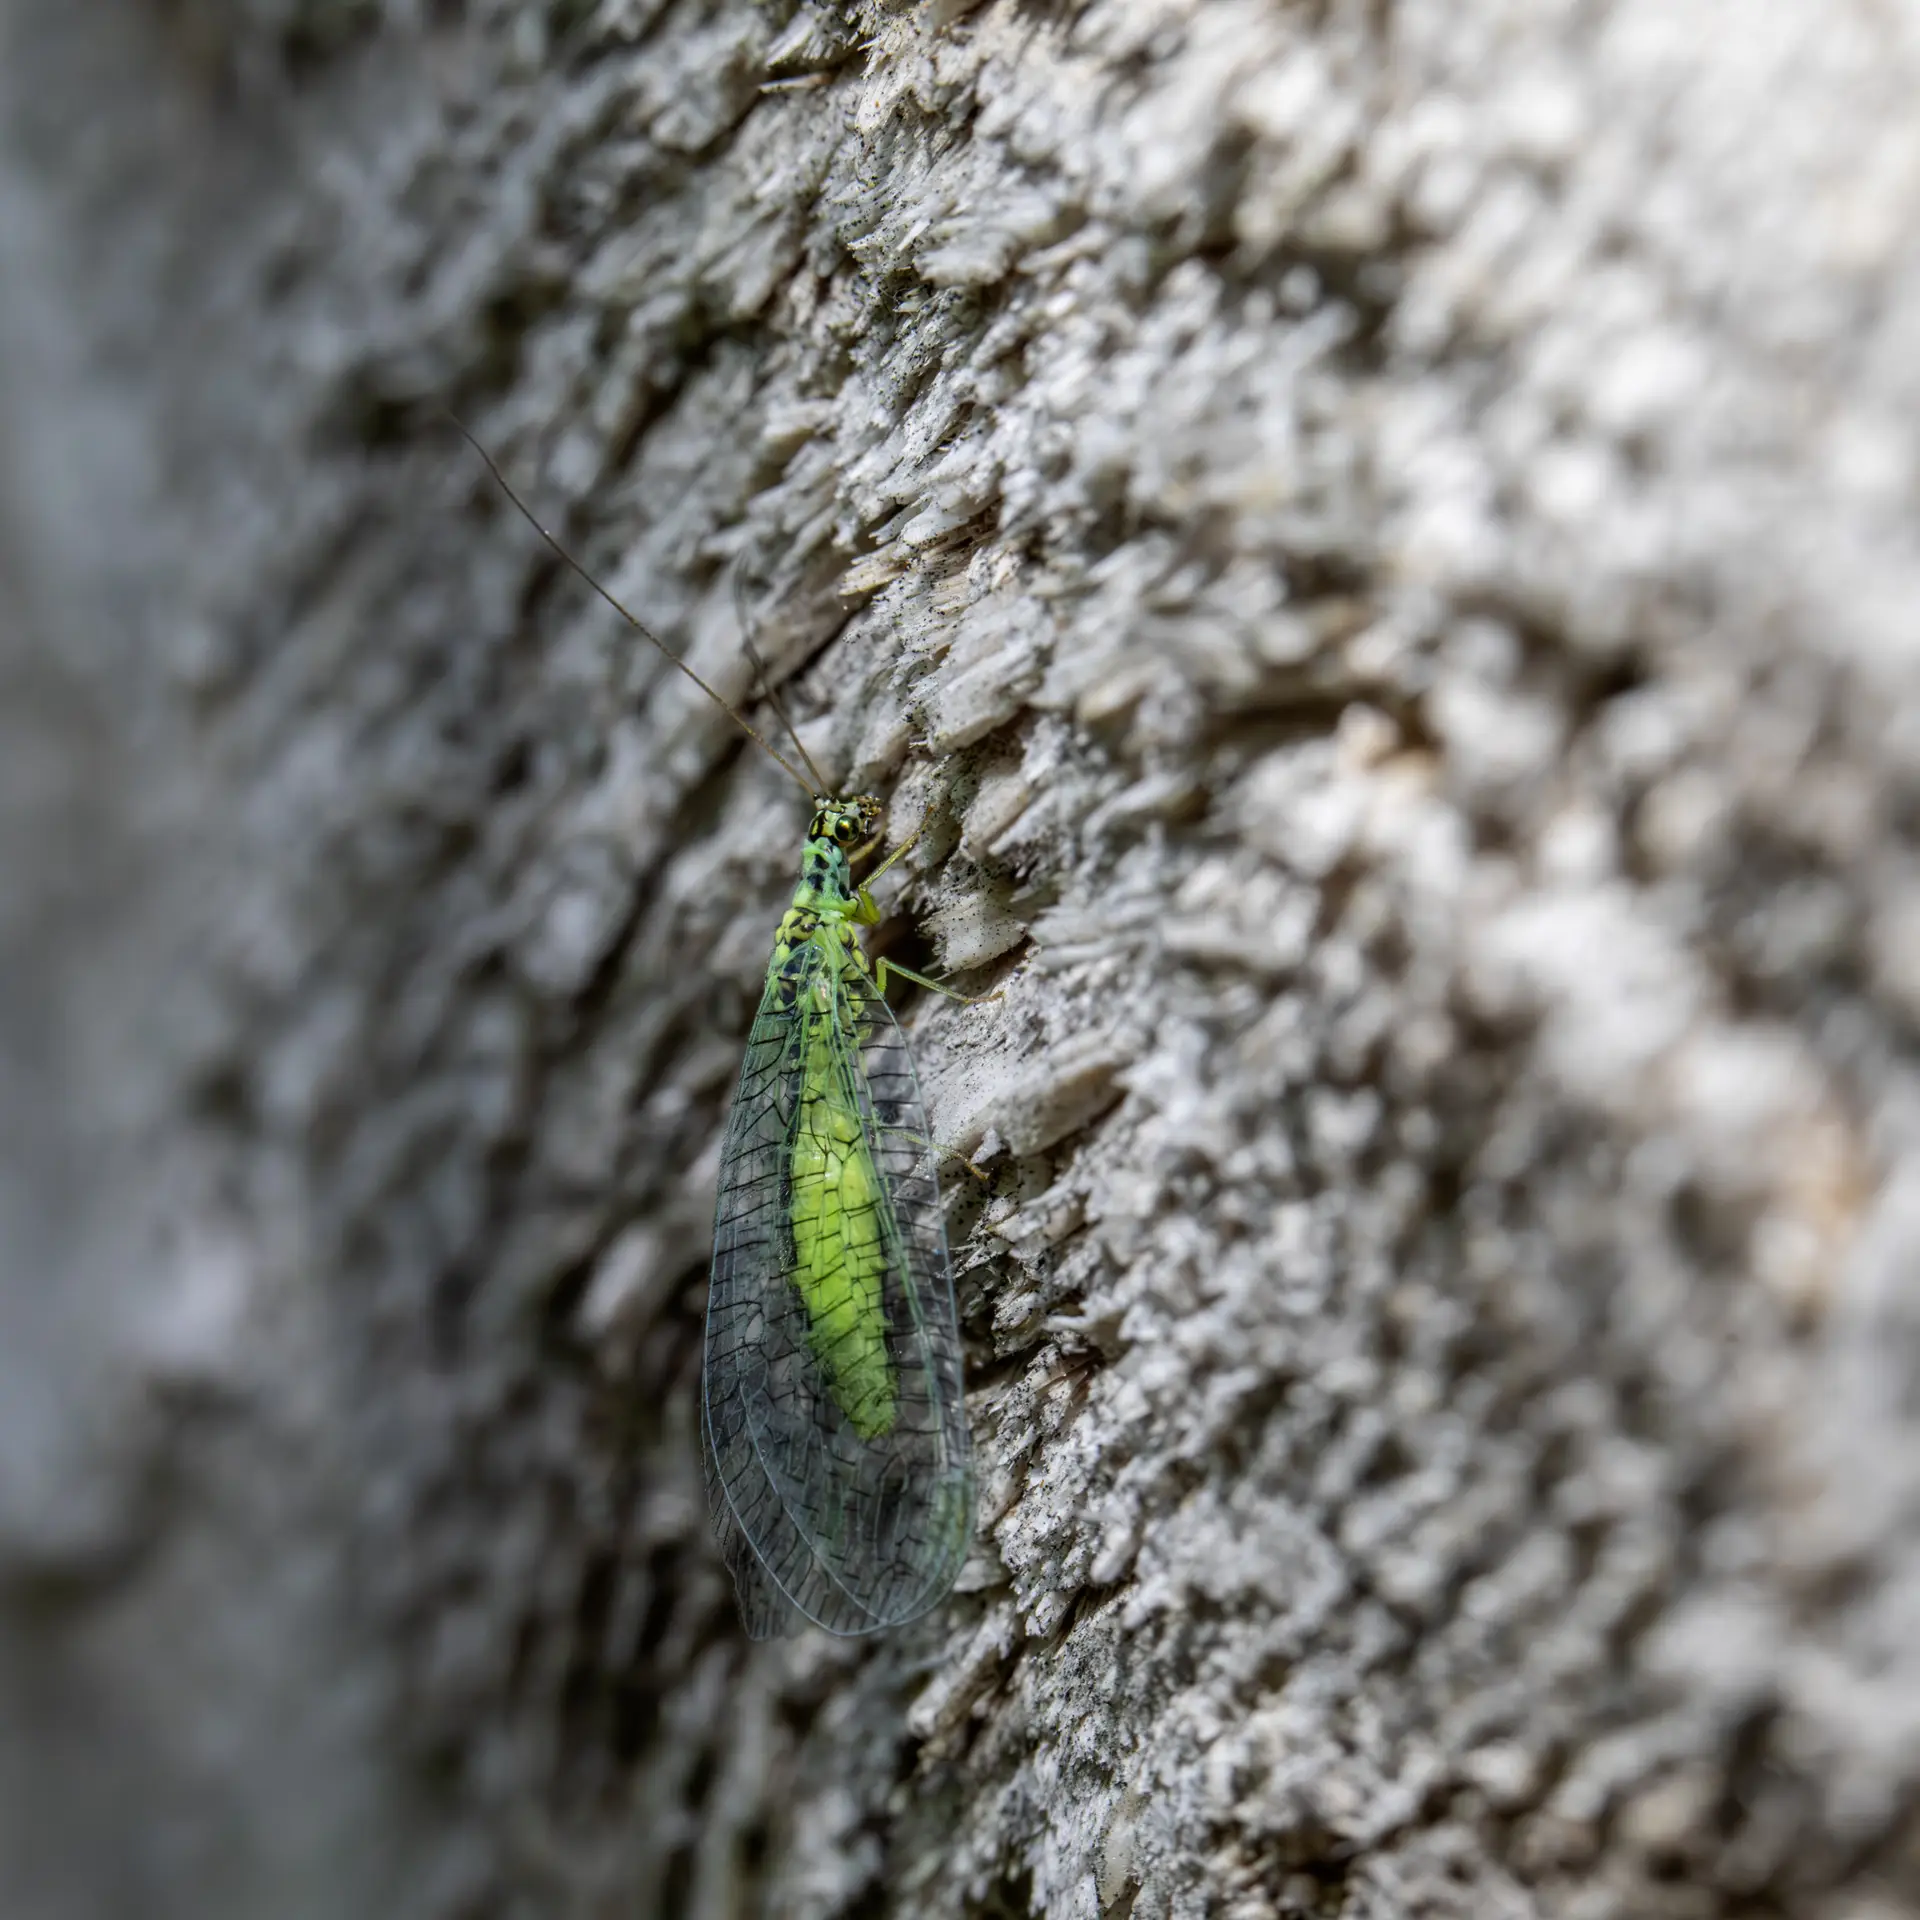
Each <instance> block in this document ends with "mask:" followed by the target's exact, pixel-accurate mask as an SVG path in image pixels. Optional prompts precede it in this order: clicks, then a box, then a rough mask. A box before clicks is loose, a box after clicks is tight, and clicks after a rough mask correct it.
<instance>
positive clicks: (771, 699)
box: [727, 555, 828, 793]
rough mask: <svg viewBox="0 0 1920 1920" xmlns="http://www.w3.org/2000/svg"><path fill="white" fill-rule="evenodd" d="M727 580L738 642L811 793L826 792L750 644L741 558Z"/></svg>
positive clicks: (810, 757)
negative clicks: (810, 782) (802, 767)
mask: <svg viewBox="0 0 1920 1920" xmlns="http://www.w3.org/2000/svg"><path fill="white" fill-rule="evenodd" d="M727 579H728V581H729V583H730V584H731V585H732V588H733V617H734V618H735V619H736V620H737V621H739V623H740V644H741V645H742V646H743V647H744V648H745V649H746V650H747V658H748V659H749V660H751V661H752V662H753V671H754V674H755V676H756V677H757V678H758V680H759V682H760V692H761V694H762V696H763V697H764V698H765V700H766V703H767V705H768V706H770V707H771V708H772V709H773V710H774V712H775V714H776V715H778V717H779V720H780V724H781V725H782V726H783V727H785V728H786V730H787V738H788V739H789V740H791V741H792V742H793V750H794V752H795V753H797V754H798V755H799V756H800V759H801V762H802V763H803V764H804V765H805V767H806V769H807V771H808V772H809V773H810V774H812V775H813V779H814V788H813V790H814V792H815V793H825V792H827V791H828V787H827V783H826V779H825V777H824V776H823V775H822V774H821V772H820V769H819V768H818V767H816V766H815V765H814V764H813V755H812V754H810V753H809V752H808V751H807V743H806V742H805V741H804V740H802V739H801V738H800V734H799V730H798V729H797V728H796V727H795V726H794V724H793V722H792V721H791V720H789V719H788V718H787V710H786V708H785V707H784V706H782V705H781V704H780V696H779V695H778V694H777V693H775V692H774V690H773V676H772V675H771V674H770V673H768V671H767V663H766V662H765V661H764V660H762V659H761V658H760V655H759V652H758V650H757V649H756V648H755V647H754V644H753V622H752V621H751V620H749V619H748V618H747V597H746V594H745V592H744V591H743V589H742V588H741V585H740V561H739V558H738V556H737V555H736V556H735V559H734V562H733V565H732V566H731V567H729V568H728V569H727Z"/></svg>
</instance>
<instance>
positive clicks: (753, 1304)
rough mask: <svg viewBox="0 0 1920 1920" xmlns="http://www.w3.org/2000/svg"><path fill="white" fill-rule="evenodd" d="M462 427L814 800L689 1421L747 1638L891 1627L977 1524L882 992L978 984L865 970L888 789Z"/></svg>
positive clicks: (930, 1590)
mask: <svg viewBox="0 0 1920 1920" xmlns="http://www.w3.org/2000/svg"><path fill="white" fill-rule="evenodd" d="M454 424H455V425H456V426H458V425H459V423H458V422H457V421H456V422H455V423H454ZM460 431H461V432H462V433H463V434H465V435H466V437H467V439H468V441H469V442H470V443H471V444H472V445H473V447H474V449H475V451H476V452H478V453H479V455H480V457H481V459H482V460H484V461H485V462H486V464H487V467H488V469H489V470H490V471H491V472H492V474H493V477H494V478H495V480H496V481H498V482H499V484H500V486H501V487H502V489H503V490H504V491H505V492H506V494H507V496H508V498H509V499H511V500H512V501H513V504H514V505H515V506H516V507H517V508H519V510H520V512H521V513H522V515H524V516H525V518H526V519H527V520H528V521H529V522H530V523H531V524H532V525H533V527H534V528H535V530H536V531H537V532H538V533H539V534H540V535H541V537H542V538H543V539H544V540H546V541H547V543H548V544H549V545H550V546H551V547H552V548H553V549H554V551H555V552H556V553H558V554H559V556H560V557H561V559H562V560H564V561H565V562H566V564H567V565H568V566H569V567H571V568H572V569H573V570H574V571H575V572H576V573H578V574H580V576H581V577H582V578H583V579H584V580H586V582H587V584H588V585H589V586H591V587H592V588H593V589H594V591H595V592H596V593H598V594H599V595H600V597H601V598H602V599H603V600H605V601H607V603H608V604H609V605H610V606H612V607H613V608H614V609H615V611H616V612H618V613H619V614H620V615H621V616H622V617H623V618H624V619H626V620H627V621H628V622H629V623H630V624H631V625H632V626H633V627H634V628H635V629H636V630H637V631H639V632H640V633H641V634H643V635H644V636H645V637H646V638H647V639H648V640H650V641H652V643H653V644H654V646H656V647H658V648H659V650H660V651H661V652H662V653H663V654H665V655H666V657H667V658H668V659H669V660H671V661H673V663H674V665H675V666H677V667H679V668H680V670H681V671H682V672H683V673H685V674H686V675H687V676H688V678H689V679H691V680H693V681H694V683H695V684H696V685H697V686H699V687H700V688H701V689H702V690H703V691H704V692H706V693H707V694H708V695H709V696H710V697H711V698H712V699H713V700H714V701H715V702H716V703H717V704H718V705H720V706H721V707H722V708H723V709H724V710H725V711H726V712H727V713H728V714H729V715H731V716H732V718H733V719H734V720H735V722H736V723H737V724H738V725H739V726H740V727H741V728H742V729H743V730H744V731H745V732H746V733H747V734H748V735H749V736H750V737H751V738H752V739H753V740H754V741H755V742H756V743H757V744H758V745H759V746H760V747H761V748H762V749H763V750H764V751H765V752H766V753H767V754H768V755H769V756H770V757H771V758H772V759H773V760H774V761H775V762H776V763H777V764H778V765H780V766H781V767H782V768H784V769H785V771H786V772H787V773H788V774H789V775H790V776H791V777H792V778H793V779H794V780H796V781H797V782H798V783H799V784H800V785H801V786H802V787H803V788H804V789H806V791H807V793H808V796H809V798H810V799H811V801H812V803H813V817H812V821H811V824H810V825H809V827H808V830H807V838H806V843H805V846H804V848H803V850H802V852H801V858H800V882H799V885H798V886H797V887H796V888H795V890H794V895H793V901H792V904H791V905H790V906H789V907H788V909H787V912H786V914H785V916H784V917H783V918H782V920H781V922H780V926H779V930H778V932H777V933H776V935H775V937H774V948H773V958H772V960H771V961H770V963H769V964H768V967H767V977H766V986H765V989H764V991H763V992H762V994H761V997H760V1005H759V1011H758V1012H757V1013H756V1015H755V1017H754V1022H753V1028H752V1032H751V1033H750V1035H749V1037H748V1040H747V1052H746V1058H745V1060H744V1062H743V1063H742V1065H741V1069H740V1080H739V1084H738V1087H737V1089H736V1091H735V1093H734V1097H733V1106H732V1109H731V1111H730V1113H729V1115H728V1119H727V1128H726V1135H725V1139H724V1143H723V1145H722V1149H721V1155H720V1178H719V1195H718V1201H717V1205H716V1208H715V1214H714V1232H713V1268H712V1275H711V1281H710V1285H709V1288H708V1295H707V1322H706V1342H705V1356H704V1365H703V1370H702V1390H701V1415H700V1429H701V1443H702V1453H703V1455H704V1458H705V1462H706V1480H707V1501H708V1507H709V1510H710V1513H711V1516H712V1520H713V1525H714V1530H715V1532H716V1534H717V1535H718V1537H719V1541H720V1545H721V1549H722V1551H723V1553H724V1555H725V1557H726V1560H727V1564H728V1566H729V1567H730V1569H731V1570H732V1573H733V1579H734V1586H735V1591H736V1593H737V1595H738V1598H739V1602H740V1612H741V1617H742V1619H743V1621H744V1622H745V1625H746V1628H747V1631H748V1633H749V1634H751V1635H752V1636H753V1637H754V1638H755V1639H766V1638H769V1637H771V1636H773V1635H775V1634H778V1633H782V1632H785V1631H788V1630H790V1629H791V1628H792V1627H793V1626H795V1625H796V1624H799V1623H801V1622H806V1621H811V1622H812V1623H813V1624H815V1625H817V1626H821V1627H824V1628H826V1629H827V1631H828V1632H830V1633H837V1634H863V1633H873V1632H878V1631H881V1630H882V1629H885V1628H888V1627H894V1626H899V1625H901V1624H903V1623H904V1622H906V1621H909V1620H912V1619H914V1618H916V1617H917V1616H918V1615H920V1614H923V1613H925V1612H926V1611H927V1610H928V1609H929V1608H931V1607H933V1606H935V1605H937V1604H938V1603H939V1602H940V1601H941V1600H942V1599H944V1598H945V1596H946V1594H947V1593H948V1591H949V1590H950V1589H951V1588H952V1586H953V1583H954V1580H955V1578H956V1576H957V1575H958V1573H959V1571H960V1566H961V1562H962V1561H963V1560H964V1559H965V1557H966V1551H967V1546H968V1542H969V1539H970V1537H971V1533H972V1523H973V1476H972V1469H971V1465H970V1458H969V1456H970V1440H969V1434H968V1428H967V1418H966V1404H965V1398H964V1392H963V1382H962V1377H961V1374H962V1369H961V1350H960V1336H959V1328H958V1325H957V1322H956V1317H955V1313H954V1300H953V1278H952V1270H951V1267H950V1264H949V1261H948V1257H947V1246H946V1236H945V1230H944V1228H943V1226H942V1222H941V1214H940V1193H939V1184H938V1181H937V1178H936V1176H935V1173H934V1170H933V1158H932V1150H931V1149H930V1147H929V1142H928V1136H927V1124H926V1114H925V1109H924V1106H923V1104H922V1101H921V1098H920V1091H919V1087H918V1084H917V1082H916V1080H915V1077H914V1070H913V1060H912V1057H911V1055H910V1054H909V1052H908V1049H907V1043H906V1039H905V1037H904V1035H903V1034H902V1033H901V1031H900V1027H899V1024H898V1023H897V1022H896V1020H895V1019H894V1016H893V1013H892V1010H891V1009H890V1008H889V1007H888V1005H887V1002H886V999H885V991H886V985H887V981H888V979H889V977H890V976H891V975H893V974H899V975H900V976H902V977H903V978H905V979H908V980H912V981H915V982H917V983H918V984H919V985H921V986H924V987H930V988H932V989H933V990H934V991H935V992H936V993H942V994H946V995H947V996H948V997H949V998H951V999H955V1000H966V999H968V996H966V995H963V994H959V993H955V992H954V991H953V989H952V988H950V987H945V986H942V985H941V984H940V983H939V982H938V981H935V980H928V979H926V978H925V977H924V976H922V975H920V974H918V973H915V972H912V971H911V970H910V969H908V968H906V967H902V966H898V965H896V964H894V963H892V962H890V961H888V960H886V959H884V958H883V959H881V960H879V961H878V962H870V961H869V960H868V957H867V955H866V953H865V951H864V949H863V948H862V947H861V945H860V941H859V936H858V933H857V929H858V928H860V927H863V926H872V925H874V924H876V923H877V922H878V920H879V919H880V911H879V909H878V907H877V906H876V905H875V904H874V899H873V894H872V890H871V889H872V884H873V882H874V881H875V880H877V879H878V878H879V877H880V876H881V875H882V874H883V873H885V872H886V871H887V869H888V868H890V867H891V866H892V865H893V864H894V863H895V862H896V861H898V860H899V859H900V858H901V857H902V856H903V855H904V854H905V853H906V852H907V851H908V849H909V848H910V847H911V846H912V845H913V840H914V838H917V837H918V836H917V835H915V836H913V837H912V838H909V839H908V840H907V841H906V842H904V843H903V844H902V845H900V846H898V847H896V848H895V849H894V851H893V852H892V853H891V854H889V855H888V856H887V858H886V859H885V860H883V861H882V862H881V863H880V865H879V866H877V867H876V868H874V869H873V871H872V872H871V873H870V874H869V875H868V876H867V879H866V881H865V882H864V883H860V882H856V880H855V879H854V877H853V870H854V862H855V861H856V860H857V859H858V858H859V857H861V856H862V855H864V854H865V853H867V852H868V851H870V850H871V849H872V848H873V847H874V846H875V844H876V843H877V841H878V838H879V829H880V817H881V806H880V802H879V800H878V799H876V798H875V797H874V796H873V795H871V794H859V795H855V796H852V797H850V798H846V797H839V796H836V795H834V794H832V793H830V792H829V791H828V790H827V783H826V782H825V781H824V780H823V779H822V778H821V777H820V774H819V770H818V769H817V768H816V767H815V766H814V764H813V762H812V760H811V759H810V758H809V757H808V755H807V751H806V749H805V747H804V746H803V745H802V744H801V742H800V739H799V736H798V734H797V733H795V732H794V730H793V727H792V725H791V723H790V722H788V721H787V718H786V715H785V713H784V712H783V711H782V710H781V708H780V706H779V703H778V701H777V700H776V699H774V697H773V695H772V692H771V689H769V690H768V698H769V700H770V701H771V702H772V704H773V706H774V710H775V712H776V713H777V714H778V715H779V717H780V719H781V722H782V724H783V725H785V726H786V728H787V732H788V735H789V737H790V738H791V740H792V743H793V745H794V747H795V749H796V751H797V752H798V753H799V756H800V759H801V761H802V763H803V765H804V766H805V767H806V769H807V773H806V774H802V773H801V772H800V770H799V769H798V768H796V767H795V766H794V765H793V764H792V763H791V762H790V761H789V760H788V759H787V758H786V757H785V756H784V755H783V754H781V753H780V752H778V751H777V750H776V749H775V748H774V747H773V746H772V745H770V744H769V743H768V741H767V740H765V739H764V738H763V737H762V736H761V734H760V733H759V732H758V731H757V730H756V729H755V728H754V727H753V726H751V725H750V724H749V723H748V722H747V721H746V720H745V719H744V718H743V717H742V716H741V715H740V714H738V713H736V712H735V711H734V709H733V708H732V707H731V706H730V705H728V703H727V702H726V701H725V700H723V699H722V698H721V697H720V695H719V694H718V693H716V692H715V691H714V689H713V688H712V687H710V686H708V685H707V683H706V682H705V681H704V680H703V679H701V678H700V676H699V675H698V674H696V673H695V672H694V671H693V669H692V668H690V667H688V666H687V665H686V663H685V662H684V661H682V660H680V659H679V658H678V656H677V655H675V654H673V653H672V652H670V651H669V650H668V649H667V647H666V646H665V645H664V643H662V642H661V641H660V640H659V639H657V638H656V637H655V636H654V635H653V634H652V633H651V632H650V631H649V630H648V629H647V628H646V627H645V626H644V625H643V624H642V623H641V622H640V621H639V620H638V619H636V618H635V617H634V616H633V614H631V613H630V612H628V610H627V609H626V608H625V607H624V606H622V605H621V604H620V602H619V601H617V600H615V599H614V598H613V596H612V595H611V594H610V593H608V592H607V591H606V589H605V588H603V587H602V586H600V584H599V582H598V581H596V580H594V579H593V577H592V576H591V575H590V574H588V573H587V572H586V570H585V569H584V568H582V567H581V566H580V565H579V563H578V562H577V561H575V560H574V559H573V557H572V556H571V555H570V554H569V553H568V552H567V551H566V549H565V548H564V547H562V546H561V545H560V543H559V542H558V541H557V540H556V539H555V538H554V537H553V535H552V534H550V533H548V532H547V530H546V528H545V527H543V526H542V525H541V524H540V522H539V521H538V520H536V519H535V518H534V516H533V514H532V512H531V511H530V510H529V509H528V508H527V506H526V505H525V503H524V502H523V501H522V500H521V499H520V497H519V496H518V495H517V494H516V493H514V491H513V489H512V488H511V487H510V486H508V484H507V481H506V479H505V477H504V476H503V475H502V474H501V472H500V469H499V468H498V467H497V466H496V465H495V464H494V461H493V459H492V457H491V456H490V455H489V454H488V453H487V451H486V449H485V448H484V447H482V446H481V445H480V444H479V442H478V441H477V440H474V438H473V436H472V435H471V434H468V433H467V432H466V429H465V428H464V427H460ZM747 650H748V655H749V657H750V658H751V659H752V660H753V662H754V665H755V667H756V668H758V667H759V664H760V663H759V659H758V656H757V655H755V654H754V653H753V650H752V646H751V643H750V642H749V643H748V647H747ZM807 775H811V776H812V777H811V778H810V779H809V778H808V777H807ZM986 997H987V998H997V997H998V996H997V995H989V996H986Z"/></svg>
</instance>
